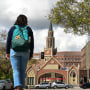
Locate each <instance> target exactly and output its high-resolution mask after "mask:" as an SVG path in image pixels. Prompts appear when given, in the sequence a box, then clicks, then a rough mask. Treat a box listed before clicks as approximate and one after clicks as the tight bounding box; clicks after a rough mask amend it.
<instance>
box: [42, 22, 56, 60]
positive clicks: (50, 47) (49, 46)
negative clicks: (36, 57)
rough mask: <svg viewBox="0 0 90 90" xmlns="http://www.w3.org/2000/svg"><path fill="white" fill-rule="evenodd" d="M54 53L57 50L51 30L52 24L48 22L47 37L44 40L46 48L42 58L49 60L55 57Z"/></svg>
mask: <svg viewBox="0 0 90 90" xmlns="http://www.w3.org/2000/svg"><path fill="white" fill-rule="evenodd" d="M56 52H57V49H56V48H55V38H54V32H53V28H52V22H50V26H49V30H48V36H47V38H46V48H45V49H44V57H46V58H48V59H49V57H51V56H53V55H55V54H56Z"/></svg>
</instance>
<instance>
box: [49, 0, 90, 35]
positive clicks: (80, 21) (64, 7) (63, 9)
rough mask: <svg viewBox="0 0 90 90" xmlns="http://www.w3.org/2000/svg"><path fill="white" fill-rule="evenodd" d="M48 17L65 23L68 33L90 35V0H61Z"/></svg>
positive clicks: (57, 22) (54, 21)
mask: <svg viewBox="0 0 90 90" xmlns="http://www.w3.org/2000/svg"><path fill="white" fill-rule="evenodd" d="M48 17H49V19H50V20H51V21H52V22H53V23H55V24H61V25H63V26H64V27H65V30H64V31H65V32H66V33H73V34H78V35H83V34H89V35H90V0H83V1H82V0H81V1H80V0H60V1H58V2H57V4H56V6H55V7H54V8H53V9H52V10H51V12H50V14H49V16H48Z"/></svg>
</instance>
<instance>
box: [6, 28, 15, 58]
mask: <svg viewBox="0 0 90 90" xmlns="http://www.w3.org/2000/svg"><path fill="white" fill-rule="evenodd" d="M14 29H15V27H12V28H11V29H10V30H9V32H8V36H7V41H6V58H7V59H9V58H10V48H11V40H12V34H13V31H14Z"/></svg>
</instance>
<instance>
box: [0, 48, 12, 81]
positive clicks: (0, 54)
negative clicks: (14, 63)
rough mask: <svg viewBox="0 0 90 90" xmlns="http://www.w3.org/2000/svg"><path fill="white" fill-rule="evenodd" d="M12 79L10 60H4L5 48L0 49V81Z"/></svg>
mask: <svg viewBox="0 0 90 90" xmlns="http://www.w3.org/2000/svg"><path fill="white" fill-rule="evenodd" d="M8 78H10V79H13V72H12V67H11V63H10V60H6V57H5V47H2V48H0V79H8Z"/></svg>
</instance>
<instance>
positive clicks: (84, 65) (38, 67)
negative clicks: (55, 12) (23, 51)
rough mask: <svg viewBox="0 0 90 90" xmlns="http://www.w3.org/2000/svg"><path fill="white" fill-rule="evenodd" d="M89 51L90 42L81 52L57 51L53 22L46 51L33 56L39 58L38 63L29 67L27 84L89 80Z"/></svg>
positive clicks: (72, 82)
mask: <svg viewBox="0 0 90 90" xmlns="http://www.w3.org/2000/svg"><path fill="white" fill-rule="evenodd" d="M89 44H90V43H89ZM87 53H88V54H87ZM89 53H90V45H88V44H87V45H86V46H85V47H84V48H83V49H82V50H81V51H79V52H76V51H75V52H74V51H73V52H72V51H70V52H69V51H66V52H57V48H55V38H54V32H53V28H52V23H50V26H49V30H48V36H47V39H46V48H44V52H40V53H34V57H33V58H37V59H38V63H37V64H34V65H33V66H32V67H31V66H30V67H27V70H26V85H27V86H33V85H35V84H39V83H41V82H45V81H46V82H50V83H52V82H53V81H63V82H65V83H68V84H74V85H78V84H79V83H80V81H82V80H83V82H87V79H89V78H90V77H89V74H88V73H89V70H90V64H89V58H90V54H89ZM87 69H88V70H87Z"/></svg>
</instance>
